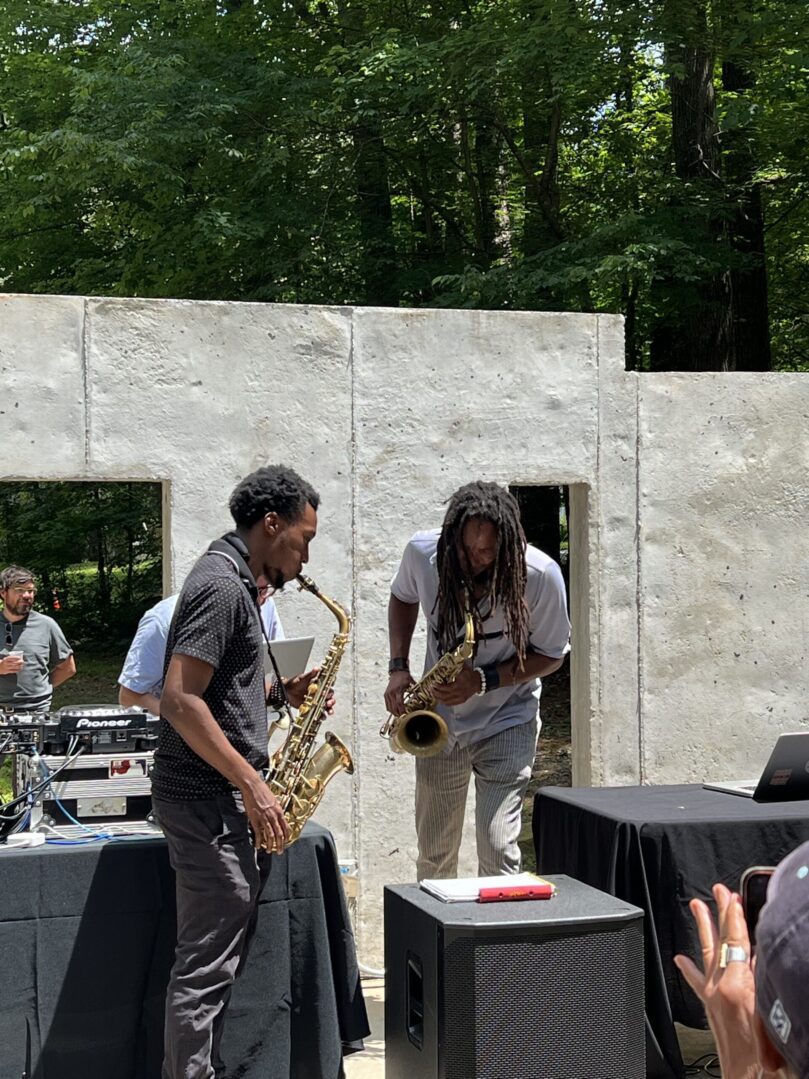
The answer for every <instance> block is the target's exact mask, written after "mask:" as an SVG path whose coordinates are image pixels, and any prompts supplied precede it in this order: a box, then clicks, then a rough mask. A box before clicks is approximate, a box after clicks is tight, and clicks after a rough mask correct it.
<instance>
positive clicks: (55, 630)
mask: <svg viewBox="0 0 809 1079" xmlns="http://www.w3.org/2000/svg"><path fill="white" fill-rule="evenodd" d="M35 596H36V584H35V583H34V575H33V574H32V573H31V572H30V570H27V569H23V567H22V566H8V567H7V568H6V569H4V570H3V572H2V573H0V598H1V599H2V601H3V610H2V618H3V621H4V624H3V630H4V636H3V646H2V649H1V650H0V708H3V709H5V710H6V711H15V712H17V711H19V712H46V711H47V710H48V708H49V707H50V703H51V698H52V696H53V691H54V689H55V688H56V686H58V685H61V683H62V682H66V681H67V680H68V678H72V677H73V675H74V674H75V673H76V663H75V661H74V659H73V649H72V648H71V647H70V645H69V644H68V643H67V641H66V640H65V635H64V633H62V630H61V629H60V628H59V626H58V625H57V623H56V622H54V620H53V619H52V618H49V617H48V616H47V615H46V614H40V613H39V611H35V610H34V609H33V607H34V598H35Z"/></svg>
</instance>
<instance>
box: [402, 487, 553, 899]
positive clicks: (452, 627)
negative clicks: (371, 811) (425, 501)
mask: <svg viewBox="0 0 809 1079" xmlns="http://www.w3.org/2000/svg"><path fill="white" fill-rule="evenodd" d="M467 603H469V604H470V605H471V613H472V617H473V619H474V622H475V628H476V632H475V642H476V643H475V654H474V656H473V658H472V659H471V660H470V661H468V662H467V663H466V664H465V665H464V666H463V667H462V668H461V669H460V671H459V673H458V674H457V676H456V677H455V679H454V681H451V682H449V683H448V684H445V685H438V686H436V687H435V688H434V690H433V695H434V698H435V701H436V704H437V708H438V711H439V714H440V715H441V716H442V718H443V719H444V720H445V722H446V724H447V729H448V740H447V744H446V746H445V747H444V749H443V751H442V752H441V753H438V754H436V755H434V756H419V757H417V759H416V833H417V837H418V863H417V872H418V879H419V880H424V879H425V878H438V877H453V876H455V875H456V874H457V868H458V851H459V848H460V843H461V832H462V827H463V818H464V809H465V805H466V795H467V790H468V787H469V780H470V778H471V776H472V775H474V777H475V792H476V802H475V823H476V836H477V854H478V872H479V874H480V875H481V876H494V875H497V874H501V873H517V872H519V869H520V849H519V846H518V845H517V838H518V836H519V833H520V824H521V809H522V800H523V797H524V795H525V790H526V787H527V785H528V781H529V779H530V777H531V771H532V766H533V763H534V756H535V753H536V741H537V734H538V729H539V716H538V703H539V693H540V679H541V678H542V677H543V676H545V675H547V674H551V673H552V672H553V671H556V670H558V669H559V667H561V665H562V662H563V661H564V657H565V655H566V654H567V652H568V651H569V648H570V645H569V639H570V622H569V620H568V615H567V599H566V595H565V585H564V581H563V579H562V573H561V570H560V569H559V566H558V565H557V564H556V563H555V562H554V561H553V559H551V558H549V557H548V555H546V554H543V552H542V551H540V550H538V549H537V548H535V547H532V546H530V545H528V544H527V543H526V541H525V535H524V533H523V529H522V525H521V523H520V514H519V507H518V505H517V501H516V499H515V498H514V497H513V495H511V494H510V492H509V491H507V490H506V489H505V488H502V487H500V486H498V484H496V483H487V482H483V481H476V482H474V483H468V484H466V485H465V486H464V487H461V488H460V489H459V490H457V491H456V492H455V493H454V494H453V495H452V497H451V498H450V499H449V502H448V505H447V511H446V515H445V517H444V523H443V525H442V527H441V528H440V529H433V530H431V531H427V532H416V534H415V535H414V536H413V537H412V538H411V540H410V541H409V543H408V544H407V547H406V548H405V552H404V555H403V557H402V560H401V562H400V564H399V567H398V569H397V571H396V574H395V576H394V578H393V581H392V582H391V596H390V602H389V606H388V629H389V637H390V664H389V673H390V680H389V682H388V686H387V689H386V691H385V704H386V707H387V709H388V711H389V712H390V713H391V714H392V715H394V716H397V715H400V714H401V713H402V711H403V710H404V701H405V692H406V691H407V690H408V688H409V687H411V686H412V685H413V684H414V679H413V676H412V674H411V671H410V661H409V655H410V644H411V640H412V637H413V631H414V629H415V626H416V622H417V620H418V613H419V607H421V610H422V612H423V614H424V617H425V619H426V621H427V656H426V664H425V670H429V669H430V668H431V667H432V666H433V664H435V663H436V661H437V660H438V658H439V657H440V656H441V655H442V654H445V653H448V652H451V651H452V650H453V649H455V648H456V647H457V646H458V643H459V641H461V640H462V639H463V635H464V634H463V627H464V622H465V618H466V610H465V607H466V604H467Z"/></svg>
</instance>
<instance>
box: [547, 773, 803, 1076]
mask: <svg viewBox="0 0 809 1079" xmlns="http://www.w3.org/2000/svg"><path fill="white" fill-rule="evenodd" d="M533 832H534V846H535V849H536V857H537V867H538V870H539V872H541V873H567V874H569V875H570V876H572V877H576V878H577V879H578V880H581V881H584V882H585V883H587V884H591V885H593V886H594V887H596V888H601V889H603V890H604V891H607V892H610V893H611V894H612V895H615V896H618V897H619V898H620V899H625V900H627V901H628V902H630V903H634V904H635V905H636V906H639V907H642V909H643V911H644V913H645V915H646V921H645V967H646V970H645V975H646V1017H647V1075H648V1076H649V1077H650V1079H652V1077H653V1079H672V1077H677V1079H680V1077H681V1076H682V1075H683V1074H684V1070H683V1061H682V1057H681V1054H680V1049H679V1046H678V1043H677V1036H676V1032H675V1030H674V1025H673V1024H674V1022H675V1021H676V1022H679V1023H683V1024H684V1025H686V1026H691V1027H698V1028H702V1029H704V1028H705V1026H706V1022H705V1013H704V1011H703V1008H702V1005H701V1003H700V1002H699V1000H698V999H697V998H696V996H695V995H694V994H693V993H692V992H691V990H690V989H689V988H688V986H687V985H686V983H685V982H684V981H683V979H682V978H681V977H680V974H679V972H678V970H677V968H676V967H675V966H674V963H673V962H672V957H673V956H674V955H676V954H677V953H678V952H682V953H684V954H687V955H690V956H692V958H694V959H695V960H697V961H699V955H700V950H699V942H698V938H697V933H696V928H695V926H694V922H693V919H692V917H691V912H690V911H689V909H688V902H689V900H690V899H692V898H694V897H696V898H699V899H704V900H706V901H708V902H710V903H712V902H713V900H712V897H711V886H712V885H713V884H714V883H716V882H717V881H719V882H721V883H723V884H726V885H727V886H728V887H729V888H731V889H733V890H734V891H738V888H739V879H740V877H741V874H742V872H743V871H744V870H745V869H746V868H747V867H748V866H751V865H775V864H776V863H777V862H779V861H780V860H781V859H782V858H783V857H784V856H785V855H786V854H788V853H789V851H791V850H793V849H794V848H795V847H797V846H799V845H800V844H801V843H803V842H805V841H806V840H809V804H807V803H806V802H782V803H781V804H772V805H761V804H758V803H756V802H754V801H753V800H752V799H751V798H741V797H738V796H736V795H732V794H723V793H721V792H718V791H708V790H705V789H704V788H703V787H701V786H693V785H680V786H661V787H612V788H593V787H582V788H576V789H572V790H571V789H568V788H562V787H544V788H542V789H541V790H540V791H539V792H538V793H537V795H536V798H535V800H534V813H533Z"/></svg>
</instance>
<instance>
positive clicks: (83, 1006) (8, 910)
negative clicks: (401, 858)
mask: <svg viewBox="0 0 809 1079" xmlns="http://www.w3.org/2000/svg"><path fill="white" fill-rule="evenodd" d="M0 918H2V920H1V921H0V957H2V958H0V964H1V966H0V969H1V970H2V974H1V975H0V1079H20V1077H21V1076H22V1075H23V1074H24V1073H25V1072H27V1075H28V1076H29V1077H31V1079H34V1077H35V1079H88V1077H92V1079H159V1076H160V1061H161V1058H162V1038H163V1032H162V1028H163V1007H164V1000H165V988H166V983H167V980H168V973H169V969H170V967H171V963H172V960H173V954H174V936H175V909H174V875H173V872H172V870H171V867H170V866H169V863H168V853H167V850H166V845H165V842H164V841H163V840H162V839H161V838H157V839H146V840H144V839H138V840H120V841H114V842H108V843H103V844H102V843H98V844H95V843H94V844H91V845H80V846H52V845H50V844H49V845H47V846H44V847H38V848H34V849H31V850H10V851H4V852H2V853H0ZM368 1033H369V1028H368V1020H367V1015H366V1011H365V1003H364V1001H363V998H362V990H361V988H360V980H359V972H358V968H357V960H356V953H355V949H354V939H353V935H352V932H351V926H350V922H349V919H348V913H347V909H346V904H345V898H344V895H343V890H342V885H341V882H340V877H339V868H338V865H337V860H336V855H335V851H334V844H333V842H332V838H331V835H330V834H329V832H328V831H326V829H324V828H322V827H320V826H319V825H316V824H313V823H310V824H308V825H307V826H306V828H305V829H304V832H303V834H302V836H301V838H300V839H299V840H298V842H297V843H295V844H294V845H293V846H292V847H290V849H289V850H288V851H287V852H286V853H285V854H283V855H280V856H277V857H275V858H273V860H272V869H271V872H270V875H269V879H268V881H267V884H266V886H265V888H264V891H263V893H262V896H261V900H260V903H259V917H258V927H257V930H256V935H255V937H254V940H253V944H252V948H251V952H250V956H249V959H248V961H247V963H246V965H245V968H244V971H243V973H242V975H241V977H240V979H239V981H238V982H237V983H236V987H235V989H234V991H233V995H232V998H231V1004H230V1008H229V1011H228V1020H227V1023H226V1027H225V1034H224V1038H223V1044H222V1053H223V1057H224V1059H225V1062H226V1064H227V1068H228V1071H227V1075H228V1079H321V1077H322V1079H338V1077H339V1076H342V1075H343V1066H342V1056H343V1053H344V1052H351V1051H353V1050H354V1049H360V1048H362V1039H363V1038H364V1037H366V1036H367V1035H368ZM27 1054H28V1056H29V1058H30V1064H29V1065H28V1066H27V1067H26V1055H27Z"/></svg>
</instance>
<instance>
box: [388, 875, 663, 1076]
mask: <svg viewBox="0 0 809 1079" xmlns="http://www.w3.org/2000/svg"><path fill="white" fill-rule="evenodd" d="M547 879H548V880H552V881H554V882H555V883H556V885H557V894H556V895H555V896H554V898H553V899H548V900H519V901H516V902H510V903H509V902H501V903H443V902H440V901H439V900H437V899H434V898H433V897H432V896H430V895H428V894H427V893H426V892H424V891H422V889H420V888H419V887H418V885H415V884H405V885H397V886H395V887H388V888H386V889H385V1079H644V1076H645V1074H646V1069H645V1053H644V1014H643V1003H644V1001H643V921H642V919H643V912H642V911H640V910H639V909H638V908H637V907H633V906H630V905H629V904H628V903H624V902H622V901H621V900H619V899H615V898H614V897H613V896H610V895H606V894H605V893H604V892H599V891H597V890H596V889H595V888H590V887H589V886H588V885H586V884H581V883H580V882H579V881H576V880H573V879H572V878H571V877H566V876H561V875H558V876H552V877H548V878H547Z"/></svg>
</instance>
